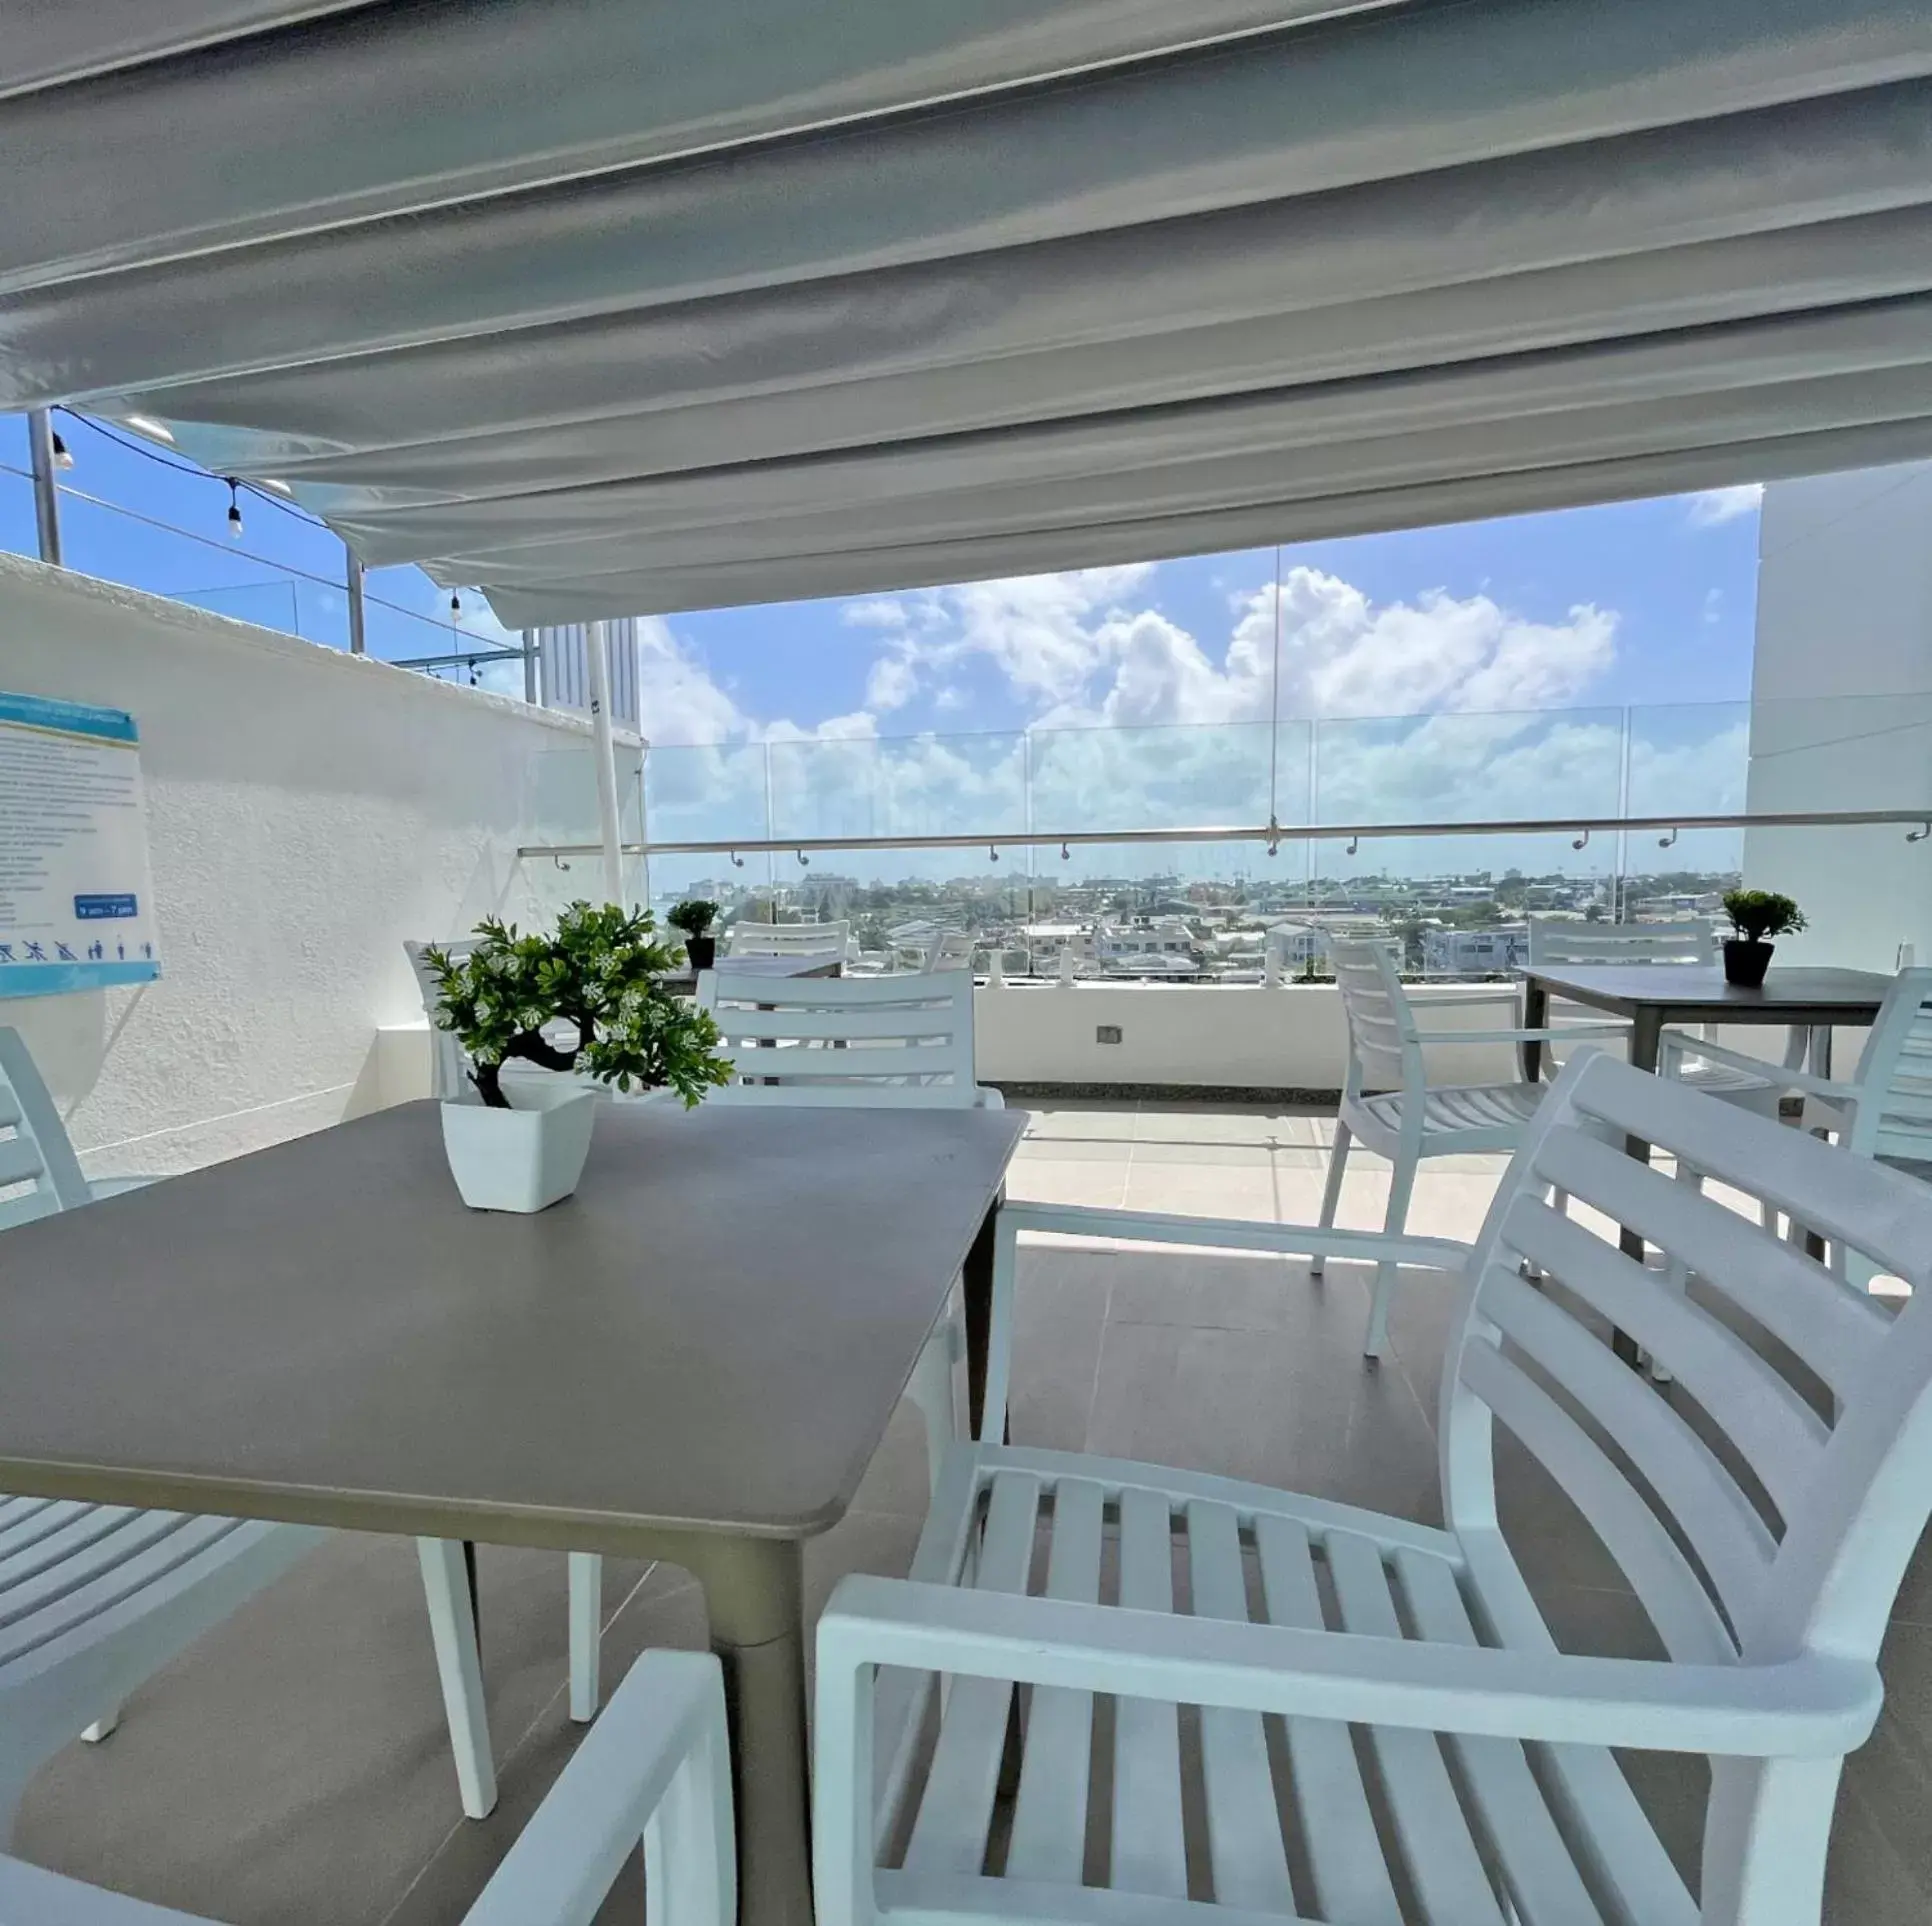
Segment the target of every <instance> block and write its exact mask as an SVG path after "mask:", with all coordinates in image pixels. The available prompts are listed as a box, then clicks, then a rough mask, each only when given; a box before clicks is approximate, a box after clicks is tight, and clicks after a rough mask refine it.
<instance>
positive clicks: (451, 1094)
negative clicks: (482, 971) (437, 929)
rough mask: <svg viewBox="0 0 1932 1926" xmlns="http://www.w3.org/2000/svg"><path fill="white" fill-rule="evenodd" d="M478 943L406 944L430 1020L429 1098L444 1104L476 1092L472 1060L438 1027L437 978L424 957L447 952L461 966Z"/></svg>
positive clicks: (468, 939) (466, 940) (455, 940)
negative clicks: (428, 951)
mask: <svg viewBox="0 0 1932 1926" xmlns="http://www.w3.org/2000/svg"><path fill="white" fill-rule="evenodd" d="M476 942H477V939H476V938H475V937H473V936H458V937H453V938H452V939H451V940H450V941H449V942H447V943H417V942H411V941H408V940H405V941H404V943H403V951H404V953H405V954H406V955H407V956H408V958H409V967H410V969H411V970H412V971H414V972H415V977H416V987H417V989H418V990H420V991H421V992H422V998H423V1014H424V1015H425V1016H426V1017H428V1018H429V1048H430V1071H429V1094H430V1095H431V1096H432V1097H439V1098H441V1099H442V1101H443V1102H445V1103H455V1102H458V1101H460V1100H461V1099H462V1098H464V1097H468V1096H472V1095H474V1091H473V1089H472V1086H471V1084H470V1066H469V1059H468V1058H467V1057H465V1056H464V1054H463V1046H462V1045H461V1044H460V1043H458V1042H457V1040H456V1038H455V1037H454V1036H453V1035H451V1033H450V1032H449V1031H447V1030H439V1029H438V1028H437V1027H436V1005H437V1001H438V998H439V994H440V993H439V992H438V990H437V988H436V978H435V977H434V976H433V975H432V974H431V972H430V968H429V965H428V964H427V963H426V962H424V960H423V953H424V952H425V951H426V950H432V949H435V950H444V951H446V952H447V953H448V954H449V957H450V959H451V960H452V961H453V962H457V963H460V962H462V961H463V959H464V958H465V957H467V956H468V955H469V954H470V952H471V951H472V950H474V949H475V948H476Z"/></svg>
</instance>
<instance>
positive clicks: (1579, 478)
mask: <svg viewBox="0 0 1932 1926" xmlns="http://www.w3.org/2000/svg"><path fill="white" fill-rule="evenodd" d="M8 11H10V10H9V9H7V8H6V7H5V5H4V0H0V17H4V15H5V14H6V13H7V12H8ZM27 12H28V14H29V15H30V16H31V20H30V30H29V31H28V32H27V33H26V34H25V35H24V36H13V37H11V38H9V36H7V35H5V34H0V176H3V177H4V178H5V179H6V180H7V182H8V188H9V191H8V194H7V195H6V197H5V198H4V200H3V201H0V406H12V407H19V406H25V405H37V404H40V403H43V402H47V401H54V400H58V401H65V402H71V403H73V404H74V405H77V406H83V407H89V408H92V409H95V410H98V411H100V412H103V413H108V414H117V413H118V414H129V413H139V414H144V415H149V416H155V417H159V418H161V419H164V420H166V421H168V422H170V423H172V424H174V425H175V432H176V435H177V437H178V439H179V441H180V443H181V445H182V447H183V448H184V449H186V450H187V451H188V452H190V453H192V454H194V455H196V456H198V457H199V458H201V459H202V460H204V461H206V462H207V463H208V464H209V465H210V466H212V467H214V468H216V469H217V470H219V471H220V472H222V473H232V474H236V475H241V476H248V477H254V478H263V477H275V478H278V479H282V480H285V481H287V482H288V483H289V484H291V485H292V486H293V487H294V489H295V491H296V494H297V497H298V499H300V500H302V501H303V502H305V503H307V504H308V505H309V506H311V507H313V508H315V509H316V510H317V512H319V513H321V514H323V515H325V516H326V517H327V518H328V519H329V520H330V521H331V522H332V523H333V524H334V526H336V527H337V528H338V529H340V530H341V531H342V532H343V534H344V535H345V536H346V537H347V539H348V540H349V541H350V542H351V544H352V545H353V546H354V548H355V549H356V550H357V552H358V553H359V554H360V555H361V556H362V557H363V559H364V560H365V561H367V562H370V563H372V564H375V563H388V562H397V561H421V562H424V563H425V564H426V565H427V566H428V567H429V568H430V569H431V571H432V573H434V574H436V575H437V576H438V577H439V579H442V580H444V581H446V582H451V583H460V584H465V585H467V584H471V583H476V584H480V585H481V586H482V587H484V588H485V589H486V590H487V592H488V593H489V595H490V597H491V600H492V602H493V603H494V604H495V606H496V608H497V611H498V613H499V614H500V615H501V616H502V618H503V619H504V620H505V621H506V622H508V623H509V624H511V625H512V626H515V627H523V626H534V625H537V624H540V623H545V622H564V621H575V620H581V619H585V618H589V617H594V616H598V615H603V614H627V613H632V612H636V613H647V612H651V611H656V610H665V609H676V608H690V607H702V606H712V605H721V604H726V603H742V602H754V601H765V600H772V599H779V598H783V597H787V596H794V595H807V594H833V593H856V592H860V591H866V590H872V589H884V588H899V587H905V586H910V585H914V584H919V583H925V582H933V581H948V580H960V579H965V578H968V577H971V576H976V575H989V574H1002V573H1012V572H1019V571H1022V570H1026V569H1033V568H1049V567H1051V568H1062V567H1076V566H1082V565H1087V564H1092V563H1099V562H1105V561H1112V560H1119V559H1125V558H1146V557H1154V556H1158V555H1163V554H1171V553H1180V552H1187V551H1198V550H1203V549H1212V548H1220V547H1232V546H1237V545H1245V544H1249V543H1255V542H1263V541H1274V540H1287V539H1296V538H1299V537H1304V536H1309V535H1315V534H1328V533H1336V532H1352V531H1362V530H1367V529H1371V528H1378V527H1388V526H1393V525H1398V524H1404V523H1415V522H1422V521H1440V520H1450V519H1456V518H1459V517H1463V516H1469V515H1478V514H1497V513H1507V512H1511V511H1513V510H1519V509H1528V508H1537V507H1545V506H1555V505H1559V504H1562V503H1567V502H1572V501H1581V500H1594V499H1604V498H1606V497H1610V496H1616V495H1627V494H1638V493H1653V492H1661V491H1666V490H1669V489H1673V488H1684V487H1703V486H1712V485H1717V484H1719V483H1722V482H1728V481H1742V480H1755V479H1763V478H1767V477H1770V476H1773V475H1777V474H1783V473H1790V472H1799V471H1803V470H1806V469H1814V468H1823V467H1830V466H1838V465H1848V464H1856V463H1862V462H1869V461H1879V460H1887V459H1894V458H1899V459H1903V458H1908V457H1913V456H1920V455H1925V454H1928V453H1932V326H1928V322H1932V10H1928V9H1927V8H1926V7H1925V5H1924V4H1923V0H1701V4H1699V5H1697V6H1694V7H1687V6H1685V5H1684V4H1683V0H1484V3H1483V4H1477V3H1475V0H1408V4H1393V3H1388V0H1385V3H1382V4H1372V5H1349V4H1346V0H1334V3H1329V4H1324V0H1191V3H1190V4H1189V5H1187V6H1172V5H1168V4H1163V3H1162V0H976V3H975V4H974V5H971V6H965V5H960V4H957V3H956V0H847V4H846V5H845V6H843V7H842V8H841V9H839V10H837V17H836V27H837V30H836V31H833V30H832V25H833V20H832V16H829V15H828V14H827V12H826V11H825V10H824V9H816V8H807V7H801V6H799V5H797V4H796V0H709V3H708V4H707V5H705V6H704V7H701V8H699V7H690V6H686V5H682V4H677V3H676V0H657V3H656V4H642V3H641V0H496V4H492V5H487V6H485V5H446V6H440V7H407V8H405V7H391V6H380V7H375V6H371V7H353V6H349V7H344V6H335V7H329V6H324V5H318V4H310V5H298V4H286V3H285V4H281V5H276V4H271V0H254V3H253V4H249V3H248V0H226V3H225V4H222V3H220V0H165V4H164V3H163V0H153V3H152V4H136V0H119V3H118V4H107V3H106V0H101V3H98V4H91V5H89V4H73V5H69V6H67V7H65V8H37V7H29V8H28V9H27ZM230 36H233V37H232V38H231V37H230ZM56 81H58V82H60V84H58V85H56V84H54V83H55V82H56ZM9 89H11V90H12V92H11V94H9V92H8V90H9Z"/></svg>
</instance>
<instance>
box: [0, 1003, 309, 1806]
mask: <svg viewBox="0 0 1932 1926" xmlns="http://www.w3.org/2000/svg"><path fill="white" fill-rule="evenodd" d="M153 1181H154V1180H153V1179H152V1178H142V1177H123V1178H114V1179H108V1180H105V1181H103V1182H101V1183H98V1184H91V1185H90V1184H89V1183H88V1181H87V1179H86V1178H84V1177H83V1176H82V1175H81V1168H80V1163H79V1160H78V1159H77V1158H76V1157H75V1155H74V1147H73V1144H72V1142H71V1141H70V1140H69V1138H68V1135H67V1128H66V1126H65V1125H64V1124H63V1123H62V1122H61V1120H60V1113H59V1112H58V1111H57V1110H56V1109H55V1108H54V1103H53V1099H52V1097H50V1096H49V1095H48V1092H47V1086H46V1084H45V1083H44V1082H42V1081H41V1076H40V1072H39V1070H38V1069H36V1068H35V1066H34V1061H33V1058H32V1056H31V1055H30V1054H29V1053H28V1050H27V1046H26V1045H25V1043H23V1042H22V1041H21V1039H20V1035H19V1033H18V1032H17V1031H14V1030H10V1029H0V1231H6V1230H9V1229H11V1228H13V1227H14V1226H15V1225H17V1224H28V1223H32V1222H33V1221H34V1220H35V1219H36V1218H40V1217H49V1216H52V1215H53V1214H54V1213H55V1212H57V1211H63V1210H73V1209H78V1208H82V1207H84V1206H87V1205H90V1204H92V1203H93V1202H94V1201H95V1200H96V1198H98V1197H102V1196H108V1195H112V1194H115V1193H117V1192H119V1191H123V1190H128V1189H132V1188H138V1187H139V1186H140V1185H142V1184H144V1183H151V1182H153ZM323 1535H324V1534H323V1533H321V1532H320V1531H315V1530H311V1529H309V1528H308V1527H306V1526H296V1525H274V1524H263V1523H259V1522H248V1521H244V1520H241V1519H236V1518H203V1517H196V1516H193V1515H191V1514H189V1513H185V1512H172V1511H136V1510H130V1509H129V1508H128V1507H126V1506H123V1505H95V1504H87V1503H83V1502H79V1501H75V1500H68V1499H52V1498H12V1497H6V1496H4V1495H0V1842H4V1840H5V1838H6V1835H7V1833H8V1831H9V1830H10V1828H11V1827H12V1824H13V1815H14V1810H15V1808H16V1807H17V1806H18V1804H19V1801H20V1795H21V1793H22V1792H24V1791H25V1790H26V1785H27V1781H28V1780H29V1779H30V1778H32V1776H33V1775H34V1773H35V1772H36V1771H38V1770H39V1768H40V1767H41V1765H42V1764H44V1763H45V1762H46V1760H47V1759H49V1758H50V1757H52V1755H53V1754H54V1753H56V1752H58V1751H59V1750H60V1748H61V1747H62V1746H64V1745H66V1744H68V1743H69V1742H70V1741H71V1740H72V1739H74V1738H75V1737H76V1736H77V1735H78V1736H79V1737H81V1738H84V1739H89V1740H95V1741H98V1740H101V1739H104V1738H106V1737H107V1735H108V1734H109V1733H110V1732H112V1731H113V1730H114V1727H115V1725H116V1724H117V1723H118V1722H119V1719H120V1707H121V1701H122V1700H123V1699H124V1698H126V1696H127V1695H128V1694H129V1693H130V1692H132V1691H133V1690H134V1689H135V1688H136V1687H137V1686H139V1685H141V1684H142V1683H143V1682H144V1681H145V1680H146V1679H148V1678H149V1677H151V1676H152V1675H153V1674H154V1673H155V1672H157V1671H159V1670H160V1668H161V1667H162V1666H163V1665H165V1664H167V1662H168V1661H169V1660H170V1659H171V1658H173V1657H174V1656H175V1654H176V1653H177V1652H180V1651H181V1650H183V1648H184V1647H186V1646H187V1645H189V1644H190V1643H192V1642H193V1641H194V1640H195V1639H197V1638H199V1637H200V1636H201V1634H202V1633H203V1632H205V1631H207V1630H208V1629H209V1627H210V1626H213V1625H217V1624H219V1623H220V1622H221V1621H222V1620H223V1619H224V1618H226V1617H227V1616H228V1614H229V1613H230V1612H232V1611H234V1610H235V1608H236V1607H237V1606H239V1605H241V1604H243V1603H244V1602H245V1601H246V1600H247V1599H249V1598H251V1597H252V1596H253V1595H254V1594H255V1593H256V1592H258V1591H260V1590H261V1589H262V1587H263V1586H265V1585H268V1584H271V1583H273V1582H274V1580H276V1579H277V1578H279V1577H281V1575H282V1574H283V1573H284V1572H285V1571H287V1570H288V1568H289V1567H290V1566H291V1565H293V1564H294V1563H295V1561H296V1560H297V1559H298V1558H300V1557H301V1556H302V1554H303V1553H304V1552H306V1551H309V1550H310V1549H312V1548H313V1547H314V1546H315V1545H317V1544H319V1543H320V1542H321V1540H322V1538H323Z"/></svg>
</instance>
